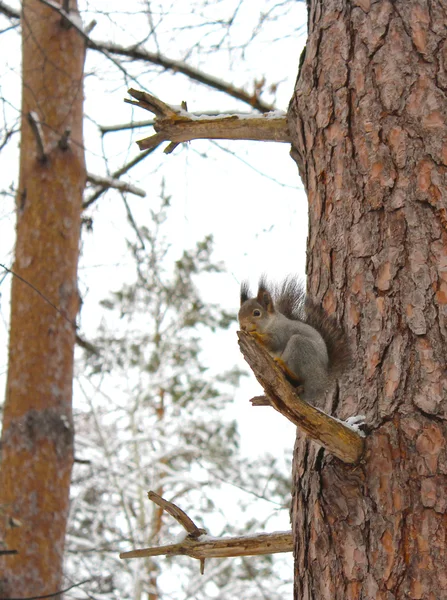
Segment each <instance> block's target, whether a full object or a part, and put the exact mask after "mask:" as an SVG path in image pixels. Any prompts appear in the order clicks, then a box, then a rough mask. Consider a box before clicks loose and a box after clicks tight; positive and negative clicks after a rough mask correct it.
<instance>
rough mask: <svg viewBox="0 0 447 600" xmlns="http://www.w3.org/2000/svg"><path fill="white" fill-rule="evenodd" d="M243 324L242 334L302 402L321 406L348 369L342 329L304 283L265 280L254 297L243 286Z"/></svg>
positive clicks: (348, 360) (246, 286)
mask: <svg viewBox="0 0 447 600" xmlns="http://www.w3.org/2000/svg"><path fill="white" fill-rule="evenodd" d="M238 319H239V324H240V327H241V329H242V330H243V331H246V332H248V333H250V334H251V335H252V336H253V337H254V338H255V339H256V340H257V341H258V342H259V343H260V344H261V345H262V346H264V347H265V348H266V350H267V351H268V352H269V354H270V355H271V356H272V357H273V358H274V360H275V361H276V362H277V364H278V365H279V366H280V367H281V369H282V370H283V371H284V373H285V375H286V377H287V379H288V380H289V381H290V383H292V385H294V386H295V387H297V388H298V391H299V393H300V395H301V397H302V399H303V400H305V401H306V402H309V403H310V404H314V405H315V404H320V405H322V403H323V395H324V393H325V391H326V390H327V389H328V387H329V384H330V383H331V382H332V381H333V379H334V377H336V376H338V375H341V374H342V373H343V372H344V371H345V370H346V368H347V367H348V365H349V362H350V354H349V348H348V343H347V339H346V335H345V333H344V331H343V329H342V327H341V326H340V325H338V323H337V321H336V320H335V319H334V318H333V317H330V316H329V315H328V314H327V313H326V312H325V310H324V309H323V308H322V307H321V306H320V305H318V304H317V303H316V302H315V301H313V300H312V299H311V298H309V296H307V295H306V293H305V291H304V286H303V285H302V283H301V282H300V281H298V280H296V279H294V278H291V277H288V278H286V279H285V280H284V281H283V282H282V283H281V284H280V285H272V284H270V283H269V282H268V281H267V280H266V278H265V277H261V279H260V281H259V287H258V295H257V296H256V298H253V297H251V292H250V289H249V287H248V283H247V282H243V283H242V285H241V308H240V310H239V315H238Z"/></svg>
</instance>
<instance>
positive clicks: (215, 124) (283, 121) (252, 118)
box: [126, 89, 290, 154]
mask: <svg viewBox="0 0 447 600" xmlns="http://www.w3.org/2000/svg"><path fill="white" fill-rule="evenodd" d="M128 92H129V94H130V95H131V96H132V98H135V100H126V102H128V103H129V104H134V105H135V106H139V107H140V108H144V109H145V110H148V111H150V112H152V113H153V114H154V115H155V121H154V129H155V131H156V133H155V135H152V136H150V137H147V138H144V139H142V140H139V141H138V142H137V143H138V146H139V148H140V150H145V149H148V148H156V147H158V146H159V145H160V144H162V143H163V142H170V144H169V145H168V146H167V148H166V149H165V152H166V153H167V154H169V153H170V152H172V151H173V150H174V148H175V147H176V146H177V145H178V144H179V143H181V142H189V141H191V140H197V139H213V140H254V141H262V142H267V141H269V142H290V136H289V131H288V126H287V117H286V115H285V113H283V112H281V111H274V112H269V113H265V114H263V115H257V114H256V115H241V114H220V115H216V116H213V117H210V116H209V115H203V116H197V115H196V114H193V113H190V112H188V111H187V110H185V109H184V108H182V107H180V106H171V105H169V104H166V103H165V102H162V101H161V100H159V99H158V98H156V97H155V96H152V95H151V94H148V93H147V92H142V91H139V90H134V89H130V90H129V91H128Z"/></svg>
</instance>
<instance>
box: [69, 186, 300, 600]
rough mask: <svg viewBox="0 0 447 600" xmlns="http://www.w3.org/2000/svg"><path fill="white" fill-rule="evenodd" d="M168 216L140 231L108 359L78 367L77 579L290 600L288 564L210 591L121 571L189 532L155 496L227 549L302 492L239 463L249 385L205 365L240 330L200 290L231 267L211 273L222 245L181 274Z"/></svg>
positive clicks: (108, 587)
mask: <svg viewBox="0 0 447 600" xmlns="http://www.w3.org/2000/svg"><path fill="white" fill-rule="evenodd" d="M169 211H170V208H169V199H168V198H166V197H164V198H163V199H162V201H161V204H160V207H159V208H157V209H155V208H153V209H152V210H151V224H150V227H142V228H140V229H139V232H140V239H141V241H142V242H143V243H144V247H143V246H141V244H140V243H132V244H131V246H130V250H131V252H132V255H133V257H134V260H135V281H134V282H131V283H129V284H126V285H125V286H124V288H123V289H122V290H120V291H118V292H114V293H113V295H112V296H111V297H110V298H109V299H107V300H104V302H103V305H104V307H105V308H106V309H107V310H108V312H109V313H110V315H109V316H106V314H105V315H104V317H103V322H102V323H101V326H100V328H99V331H98V337H97V338H95V340H93V343H94V348H95V349H96V352H97V353H96V354H94V353H91V354H90V355H88V356H87V357H86V360H85V362H84V361H82V362H81V361H80V362H79V364H78V371H79V375H78V377H77V385H79V387H80V389H81V392H82V394H83V395H84V400H83V401H82V403H81V404H80V405H79V407H78V409H77V412H76V415H75V420H76V423H77V426H78V431H79V435H80V438H79V443H78V448H79V462H78V463H76V467H75V472H74V486H73V491H72V496H73V502H72V508H71V519H70V522H71V526H70V530H69V535H68V542H67V551H68V556H67V576H68V578H69V579H70V578H71V579H78V580H79V579H92V583H91V584H89V585H84V586H83V592H87V591H88V592H89V593H91V594H98V593H103V594H109V595H110V594H112V595H115V596H116V597H119V598H135V599H140V598H144V597H146V598H149V599H150V600H155V599H158V598H164V597H169V598H184V597H191V596H193V597H194V598H197V599H199V598H209V597H222V598H225V597H230V596H231V597H233V596H235V595H236V596H238V595H239V594H240V595H241V596H242V597H244V598H258V597H259V589H258V587H257V586H256V585H255V582H256V581H258V585H259V586H261V588H262V589H264V591H265V593H266V594H267V595H268V597H269V598H271V599H272V600H273V599H274V598H278V599H279V598H281V597H283V595H284V593H285V590H287V588H288V585H289V584H290V580H289V581H287V579H285V580H283V581H282V580H281V578H280V577H279V576H278V574H276V573H275V571H276V570H277V569H278V568H280V565H281V559H277V558H275V559H273V558H272V557H262V558H261V557H258V558H244V559H243V560H235V559H231V560H228V559H227V560H215V561H210V562H207V566H206V570H205V575H204V576H203V577H200V578H199V579H198V578H197V573H198V565H197V563H196V562H195V561H192V560H191V559H190V558H186V557H185V558H184V559H183V560H182V559H181V557H175V558H174V559H173V560H171V561H169V560H167V559H165V558H161V559H160V560H158V559H152V558H147V559H144V560H140V559H138V560H137V561H124V562H123V561H119V559H118V552H120V551H125V550H128V549H134V548H143V547H147V546H148V545H161V544H162V543H165V540H166V539H169V538H171V539H172V536H173V533H176V531H177V530H176V527H175V525H174V524H173V522H172V520H171V519H168V520H166V522H165V519H164V517H163V516H162V512H161V510H160V509H159V507H156V506H155V505H152V503H150V502H148V498H147V491H148V490H150V489H151V490H154V491H156V492H157V493H158V494H160V495H164V496H165V497H167V498H172V499H175V500H174V501H175V502H176V503H177V504H179V505H180V506H181V507H182V508H183V509H184V510H186V511H187V513H188V514H190V515H191V516H192V515H194V517H193V518H194V519H195V520H196V519H197V520H198V521H199V522H201V523H202V525H203V526H205V527H210V526H212V524H213V523H214V526H215V527H216V528H217V527H219V530H220V531H219V533H220V534H222V535H224V534H226V535H229V534H236V532H237V533H238V534H240V533H242V532H243V531H244V530H245V531H247V532H250V533H255V532H259V531H263V530H264V529H265V526H266V523H267V522H268V521H269V520H270V519H271V518H272V516H273V514H274V513H277V512H278V511H279V510H280V509H285V510H284V512H287V497H288V488H289V478H288V475H282V474H281V470H280V469H279V464H278V459H276V458H274V457H269V456H268V455H266V454H265V453H263V454H262V456H260V457H259V459H258V460H257V461H248V460H247V459H243V458H242V457H241V456H240V453H239V439H238V435H237V425H236V422H235V421H234V418H232V417H231V416H230V415H231V412H232V411H231V409H230V406H231V403H232V401H233V398H234V389H235V387H236V386H237V385H238V382H239V378H240V375H241V373H240V371H239V370H238V369H232V370H231V371H227V372H226V373H224V372H219V369H218V365H217V372H214V371H216V366H215V367H214V369H211V370H210V369H209V368H207V367H206V366H205V363H204V359H206V355H205V353H204V352H203V351H202V350H201V346H202V345H203V343H202V339H203V337H204V332H206V331H214V330H218V329H221V328H227V327H228V326H229V324H230V323H232V322H233V321H234V318H235V316H234V315H231V314H229V313H227V312H226V311H225V310H222V309H221V308H220V307H219V306H217V305H212V304H210V303H205V302H204V301H203V300H202V298H201V294H200V291H199V288H198V284H200V280H201V279H203V278H204V277H208V278H209V277H211V278H212V279H213V280H215V279H216V278H219V277H220V276H221V275H220V273H221V272H222V265H219V264H218V263H216V262H214V261H213V260H212V240H211V238H210V237H208V238H206V239H205V240H203V241H201V242H199V243H197V244H196V247H195V248H193V249H192V250H184V251H183V252H182V253H181V255H180V257H179V258H178V259H177V260H175V261H173V256H172V248H170V244H169V243H168V241H167V239H166V236H165V233H164V232H165V230H167V225H168V214H169ZM207 274H208V275H207ZM214 338H215V336H214V335H213V339H214ZM216 343H217V342H216V341H214V348H216V347H217V348H218V346H216V345H215V344H216ZM208 360H209V359H208ZM223 498H225V501H223V500H222V499H223ZM239 505H242V506H241V507H239ZM241 508H242V510H243V514H242V515H241V514H240V510H241ZM230 513H231V514H232V517H230V518H229V515H230ZM232 519H234V520H235V521H236V520H237V521H238V522H239V523H238V524H237V525H236V524H235V523H232ZM208 523H209V524H210V525H209V524H208ZM284 523H287V516H286V515H284ZM210 532H211V533H212V534H214V535H215V534H217V533H218V531H213V529H212V528H211V530H210ZM179 558H180V560H179ZM282 576H283V577H284V571H283V572H282Z"/></svg>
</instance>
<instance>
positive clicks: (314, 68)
mask: <svg viewBox="0 0 447 600" xmlns="http://www.w3.org/2000/svg"><path fill="white" fill-rule="evenodd" d="M309 4H310V6H309V9H310V12H309V40H308V43H307V50H306V56H305V60H304V63H303V66H302V70H301V73H300V76H299V78H298V81H297V85H296V90H295V93H294V97H293V99H292V103H291V109H290V115H289V116H290V128H291V133H292V136H293V143H294V147H295V153H294V155H295V158H296V159H297V162H298V165H299V169H300V173H301V177H302V179H303V182H304V184H305V186H306V189H307V193H308V198H309V219H310V221H309V239H308V265H307V267H308V277H309V280H308V283H309V287H310V290H311V292H312V293H313V294H314V295H315V296H316V297H317V298H319V299H320V300H321V301H322V303H323V305H324V306H325V307H326V308H327V309H328V311H329V312H335V313H336V314H337V315H338V316H339V317H340V318H341V319H342V320H343V321H344V323H345V325H346V327H347V329H348V331H349V336H350V343H351V345H352V350H353V355H354V357H355V361H354V365H353V368H352V370H351V371H350V372H349V374H348V375H346V376H345V378H344V379H343V380H342V381H341V383H340V392H339V394H338V395H337V397H336V398H334V399H333V401H332V404H331V399H328V410H329V411H330V412H331V413H332V414H335V415H336V416H338V417H341V418H345V417H347V416H350V415H352V414H365V415H366V421H367V423H368V425H369V428H370V433H369V435H368V438H367V452H366V456H365V460H364V463H363V464H362V465H361V466H360V467H357V468H351V467H348V466H346V465H343V464H341V463H340V462H339V461H338V460H336V459H334V458H332V457H330V456H327V455H326V456H325V455H324V453H323V451H322V450H321V449H319V448H318V447H317V446H316V445H314V444H313V443H307V442H306V441H305V439H304V438H303V436H301V435H299V436H298V439H297V444H296V448H295V463H294V497H293V527H294V535H295V569H296V584H295V597H296V598H297V599H298V598H299V599H300V600H307V599H310V598H312V599H313V600H319V599H322V598H324V599H330V600H334V599H340V600H342V599H343V600H347V599H357V598H358V599H360V598H362V599H364V600H366V599H374V600H379V599H383V600H385V599H386V600H393V599H396V600H397V599H404V598H405V599H408V598H417V599H424V600H425V599H427V600H428V599H431V600H438V599H441V598H447V575H446V572H447V571H446V565H447V539H446V533H447V515H446V510H447V500H446V498H447V452H446V447H447V443H446V442H447V426H446V417H447V402H446V400H447V375H446V357H447V329H446V314H447V310H446V303H447V217H446V187H445V182H446V165H447V126H446V118H447V101H446V91H447V73H446V66H447V28H446V14H447V4H446V2H445V0H426V1H423V2H421V0H395V1H393V2H390V1H387V0H384V1H383V2H375V3H372V2H370V0H354V1H348V0H311V1H310V2H309Z"/></svg>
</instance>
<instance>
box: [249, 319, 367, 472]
mask: <svg viewBox="0 0 447 600" xmlns="http://www.w3.org/2000/svg"><path fill="white" fill-rule="evenodd" d="M238 338H239V347H240V349H241V352H242V354H243V356H244V358H245V360H246V361H247V363H248V364H249V365H250V368H251V369H252V371H253V373H254V375H255V377H256V379H257V380H258V381H259V383H260V384H261V385H262V387H263V388H264V391H265V393H266V395H267V398H268V399H269V400H270V403H271V405H272V406H273V407H274V408H275V409H276V410H277V411H278V412H280V413H281V414H282V415H284V416H285V417H286V418H287V419H289V421H291V422H292V423H294V424H295V425H296V426H297V427H299V428H300V429H302V430H303V431H304V432H305V433H306V434H307V435H308V436H309V437H310V438H312V439H313V440H315V441H316V442H318V443H319V444H321V446H323V447H324V448H326V450H328V451H329V452H330V453H331V454H334V455H335V456H336V457H337V458H339V459H340V460H342V461H343V462H345V463H348V464H355V463H357V462H358V461H359V460H360V458H361V456H362V454H363V449H364V440H363V438H362V437H361V435H359V434H358V433H357V432H356V431H354V430H353V429H351V428H350V427H347V426H346V425H344V424H343V423H342V422H341V421H338V420H337V419H334V418H332V417H330V416H329V415H327V414H326V413H324V412H322V411H320V410H318V409H317V408H315V407H313V406H311V405H309V404H307V402H304V401H303V400H301V398H300V397H299V396H298V395H297V393H296V390H295V389H294V388H293V387H292V386H291V385H290V383H289V382H288V381H287V379H286V378H285V376H284V374H283V372H282V371H281V369H280V368H279V367H278V366H277V365H276V363H275V361H274V360H273V358H272V357H271V356H270V355H269V354H268V352H267V351H266V350H264V348H263V347H262V346H260V344H258V342H257V341H256V340H255V339H254V338H253V336H251V335H250V334H248V333H246V332H245V331H238Z"/></svg>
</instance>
